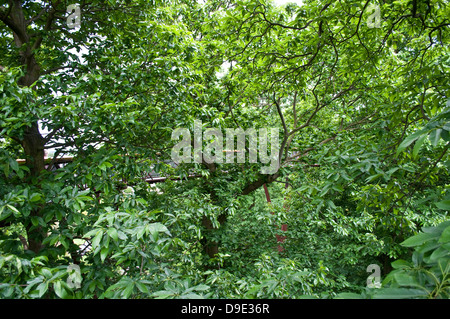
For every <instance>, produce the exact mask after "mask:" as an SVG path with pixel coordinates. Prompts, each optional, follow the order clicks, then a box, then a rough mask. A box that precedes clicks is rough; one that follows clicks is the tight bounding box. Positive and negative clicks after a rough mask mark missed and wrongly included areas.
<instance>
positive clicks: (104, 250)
mask: <svg viewBox="0 0 450 319" xmlns="http://www.w3.org/2000/svg"><path fill="white" fill-rule="evenodd" d="M108 252H109V247H103V248H102V249H101V251H100V259H101V260H102V262H104V261H105V259H106V256H108Z"/></svg>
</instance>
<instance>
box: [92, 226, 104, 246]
mask: <svg viewBox="0 0 450 319" xmlns="http://www.w3.org/2000/svg"><path fill="white" fill-rule="evenodd" d="M102 237H103V230H99V231H98V232H97V234H96V235H95V237H94V239H92V247H93V248H97V247H98V245H99V244H100V240H101V239H102Z"/></svg>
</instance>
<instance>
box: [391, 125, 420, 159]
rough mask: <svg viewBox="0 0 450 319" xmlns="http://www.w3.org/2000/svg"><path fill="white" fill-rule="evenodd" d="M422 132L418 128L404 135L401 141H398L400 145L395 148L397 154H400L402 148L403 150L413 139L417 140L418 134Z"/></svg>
mask: <svg viewBox="0 0 450 319" xmlns="http://www.w3.org/2000/svg"><path fill="white" fill-rule="evenodd" d="M422 134H423V131H422V130H419V131H417V132H414V133H413V134H411V135H409V136H408V137H406V138H405V139H404V140H403V142H401V143H400V145H399V146H398V148H397V155H398V154H400V153H401V152H402V151H403V150H405V149H406V148H407V147H408V146H409V145H411V144H412V143H414V141H415V140H417V139H418V138H419V137H420V135H422Z"/></svg>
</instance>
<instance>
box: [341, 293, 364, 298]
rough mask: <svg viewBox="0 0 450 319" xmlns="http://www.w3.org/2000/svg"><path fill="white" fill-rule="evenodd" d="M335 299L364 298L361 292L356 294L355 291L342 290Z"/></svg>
mask: <svg viewBox="0 0 450 319" xmlns="http://www.w3.org/2000/svg"><path fill="white" fill-rule="evenodd" d="M334 298H335V299H364V298H363V296H361V295H360V294H356V293H353V292H341V293H340V294H337V295H336V297H334Z"/></svg>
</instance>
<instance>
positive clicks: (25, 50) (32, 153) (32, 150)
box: [0, 0, 51, 253]
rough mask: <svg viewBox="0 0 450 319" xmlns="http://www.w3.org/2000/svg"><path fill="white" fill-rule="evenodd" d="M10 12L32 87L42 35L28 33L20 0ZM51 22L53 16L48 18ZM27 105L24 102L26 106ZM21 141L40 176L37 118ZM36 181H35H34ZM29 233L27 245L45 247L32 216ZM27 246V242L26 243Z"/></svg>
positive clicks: (41, 142)
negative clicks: (37, 37) (36, 54)
mask: <svg viewBox="0 0 450 319" xmlns="http://www.w3.org/2000/svg"><path fill="white" fill-rule="evenodd" d="M9 5H10V10H9V12H8V13H9V14H8V15H2V16H1V17H0V18H1V20H2V21H3V22H4V23H5V24H6V26H8V27H9V28H10V29H11V30H12V31H13V36H14V42H15V44H16V46H17V48H19V56H20V62H21V64H22V65H23V66H24V69H25V70H24V71H25V72H24V75H23V76H22V77H21V78H20V79H19V81H18V84H19V85H20V86H26V87H31V86H32V85H33V84H34V83H35V82H36V81H37V80H38V79H39V76H40V66H39V64H38V62H37V61H36V57H35V54H34V50H35V49H37V48H38V47H39V46H40V41H41V40H42V38H39V39H36V40H35V42H34V43H32V38H31V36H30V35H29V33H28V29H27V21H26V19H25V16H24V12H23V8H22V3H21V1H18V0H15V1H10V2H9ZM49 22H51V20H49ZM24 108H25V106H24ZM20 142H21V145H22V147H23V150H24V152H25V155H26V161H27V163H26V165H27V167H28V168H29V170H30V176H29V177H31V178H30V180H29V182H30V183H31V182H32V181H31V179H34V178H36V177H38V176H39V174H40V173H41V172H42V171H43V170H44V169H45V161H44V160H45V158H44V156H45V152H44V146H45V139H44V138H43V137H42V135H41V133H40V132H39V124H38V121H37V120H36V121H35V122H34V123H32V124H31V126H29V127H28V128H27V129H26V130H25V132H24V135H23V138H22V139H21V141H20ZM33 182H34V181H33ZM41 211H42V207H40V208H36V209H34V210H33V211H32V212H31V214H30V217H33V216H40V214H41ZM24 226H25V229H26V231H27V237H28V245H27V246H28V247H27V248H28V249H30V250H32V251H34V252H35V253H38V252H39V251H40V250H41V249H42V240H43V239H44V238H45V237H46V232H45V231H44V230H43V229H42V228H41V227H40V226H38V227H33V225H32V223H31V218H30V219H29V220H28V223H25V225H24ZM24 246H26V245H24Z"/></svg>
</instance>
